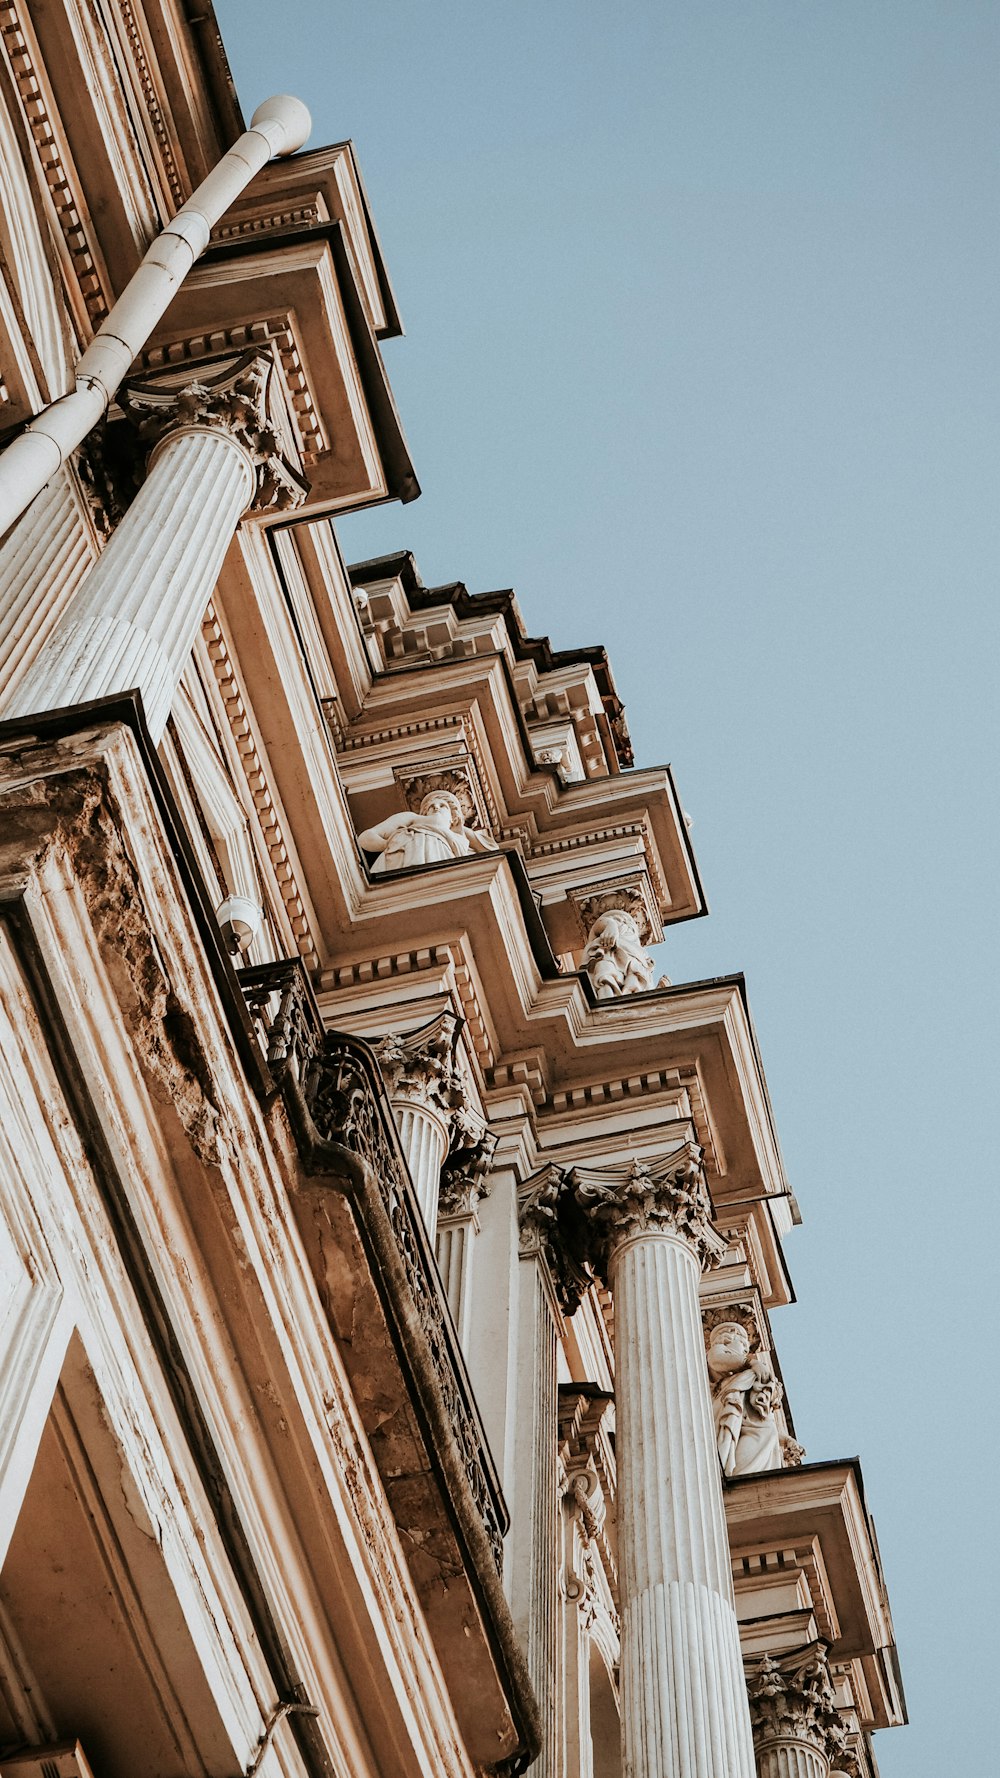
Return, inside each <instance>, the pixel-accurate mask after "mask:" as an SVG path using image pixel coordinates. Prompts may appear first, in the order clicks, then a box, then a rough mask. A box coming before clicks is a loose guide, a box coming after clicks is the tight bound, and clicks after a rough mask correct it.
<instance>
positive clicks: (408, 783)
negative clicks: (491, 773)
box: [392, 754, 489, 830]
mask: <svg viewBox="0 0 1000 1778" xmlns="http://www.w3.org/2000/svg"><path fill="white" fill-rule="evenodd" d="M474 772H475V768H474V766H473V765H472V761H471V759H469V758H467V757H466V758H462V757H461V756H460V755H454V754H453V755H452V756H451V757H450V758H449V759H445V760H441V761H440V762H438V761H435V760H418V761H417V762H415V763H414V764H413V765H411V766H407V767H403V766H397V767H396V768H395V769H394V771H393V774H392V775H393V778H394V779H395V781H396V783H397V784H398V785H399V787H400V789H401V791H402V792H403V797H404V800H405V802H406V806H407V808H408V809H412V810H413V811H414V812H417V811H419V809H420V805H421V803H422V802H423V801H424V799H425V797H428V796H430V795H431V794H432V793H433V792H434V791H435V790H446V791H447V792H448V793H449V795H450V796H454V797H456V798H457V799H458V806H459V808H460V810H461V813H462V820H463V821H464V822H465V824H466V826H467V827H472V828H476V829H478V830H483V829H487V828H488V827H489V823H488V821H487V820H486V818H485V816H484V813H483V806H482V798H481V796H480V795H479V787H478V784H477V783H476V781H475V777H474V775H473V774H474Z"/></svg>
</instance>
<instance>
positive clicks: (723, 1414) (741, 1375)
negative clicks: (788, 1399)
mask: <svg viewBox="0 0 1000 1778" xmlns="http://www.w3.org/2000/svg"><path fill="white" fill-rule="evenodd" d="M706 1356H707V1361H708V1374H709V1376H710V1378H711V1380H712V1412H713V1414H714V1416H715V1436H716V1442H717V1444H718V1447H719V1461H720V1462H721V1464H722V1469H723V1474H724V1475H749V1474H751V1473H754V1472H756V1471H757V1470H762V1469H780V1468H781V1467H782V1456H781V1438H780V1435H779V1432H778V1424H777V1421H776V1420H775V1418H774V1410H775V1408H776V1407H777V1406H778V1403H779V1402H780V1400H781V1384H780V1383H779V1382H778V1380H777V1378H776V1377H775V1375H774V1373H773V1372H772V1370H771V1366H770V1363H769V1361H768V1359H767V1358H766V1356H765V1355H764V1353H763V1352H754V1353H753V1354H752V1355H751V1352H750V1338H749V1335H748V1334H747V1331H746V1328H745V1327H743V1326H742V1325H741V1324H740V1323H739V1322H737V1321H722V1322H720V1323H719V1325H718V1326H717V1327H713V1329H712V1332H711V1334H710V1336H709V1345H708V1352H707V1355H706Z"/></svg>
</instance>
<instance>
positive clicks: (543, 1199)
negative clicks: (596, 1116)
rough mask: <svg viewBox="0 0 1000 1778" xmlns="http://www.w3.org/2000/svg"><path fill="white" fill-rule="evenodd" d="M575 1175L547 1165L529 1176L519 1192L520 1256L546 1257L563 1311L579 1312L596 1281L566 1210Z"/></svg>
mask: <svg viewBox="0 0 1000 1778" xmlns="http://www.w3.org/2000/svg"><path fill="white" fill-rule="evenodd" d="M572 1178H573V1174H572V1173H571V1172H569V1171H567V1169H566V1168H565V1167H556V1166H549V1167H545V1168H543V1169H542V1171H541V1173H535V1174H534V1175H533V1176H532V1178H531V1179H528V1180H526V1182H525V1184H524V1185H522V1186H521V1187H520V1189H519V1191H518V1194H517V1220H518V1226H519V1229H520V1252H521V1257H522V1259H540V1260H542V1261H544V1263H545V1265H546V1266H547V1267H548V1272H549V1276H550V1278H551V1280H552V1288H553V1290H554V1292H555V1295H556V1297H557V1299H558V1302H559V1307H560V1309H561V1310H562V1312H563V1314H564V1315H574V1314H575V1313H576V1311H577V1309H578V1308H579V1307H580V1303H581V1301H582V1300H583V1296H584V1293H585V1291H586V1290H587V1288H588V1286H589V1285H590V1284H592V1283H593V1279H592V1278H591V1277H590V1275H589V1273H588V1272H587V1270H586V1268H585V1267H584V1266H583V1265H582V1264H581V1263H580V1261H579V1257H578V1255H577V1254H576V1252H575V1250H574V1243H573V1240H572V1236H571V1231H569V1230H568V1229H567V1226H566V1218H565V1215H564V1212H565V1210H566V1208H567V1206H568V1204H569V1201H570V1199H571V1197H572V1190H571V1185H570V1182H571V1180H572Z"/></svg>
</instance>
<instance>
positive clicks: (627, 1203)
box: [573, 1142, 726, 1277]
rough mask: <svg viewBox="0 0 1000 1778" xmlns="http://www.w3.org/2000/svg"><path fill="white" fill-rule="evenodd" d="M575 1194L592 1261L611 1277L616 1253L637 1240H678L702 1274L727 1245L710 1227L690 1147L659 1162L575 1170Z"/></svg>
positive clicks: (696, 1154) (708, 1204) (697, 1160)
mask: <svg viewBox="0 0 1000 1778" xmlns="http://www.w3.org/2000/svg"><path fill="white" fill-rule="evenodd" d="M573 1187H574V1195H575V1198H576V1203H577V1206H578V1209H579V1210H580V1211H581V1212H582V1213H583V1216H584V1219H585V1222H586V1224H587V1225H588V1235H589V1238H588V1247H589V1253H588V1258H589V1260H590V1263H591V1265H592V1266H593V1268H594V1270H595V1272H597V1273H598V1274H600V1275H603V1276H605V1277H606V1276H607V1273H608V1268H609V1266H610V1264H611V1260H612V1257H613V1255H614V1252H615V1249H616V1248H617V1247H620V1246H621V1244H622V1243H623V1242H624V1241H628V1240H631V1239H633V1238H634V1237H635V1236H637V1235H675V1236H678V1237H679V1238H680V1239H681V1240H683V1241H686V1242H687V1243H688V1245H689V1246H690V1247H691V1249H692V1250H693V1252H694V1253H695V1255H696V1257H697V1259H698V1261H699V1264H700V1265H701V1266H702V1268H703V1269H704V1270H707V1269H708V1268H709V1267H710V1266H714V1265H717V1264H718V1263H719V1260H720V1259H721V1258H722V1255H723V1254H724V1253H725V1250H726V1243H725V1241H724V1240H723V1239H722V1237H721V1235H718V1234H716V1232H715V1230H714V1229H713V1227H712V1200H711V1198H710V1197H709V1194H708V1186H707V1185H706V1183H705V1174H704V1171H703V1169H702V1165H701V1149H700V1148H699V1147H698V1146H697V1144H696V1143H693V1142H687V1143H685V1144H684V1146H683V1147H682V1148H677V1149H674V1151H673V1153H672V1154H669V1155H667V1156H666V1157H665V1158H664V1159H663V1160H659V1161H630V1162H629V1163H628V1165H627V1166H618V1167H593V1168H588V1167H576V1168H574V1169H573Z"/></svg>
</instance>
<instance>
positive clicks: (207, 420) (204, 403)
mask: <svg viewBox="0 0 1000 1778" xmlns="http://www.w3.org/2000/svg"><path fill="white" fill-rule="evenodd" d="M273 373H274V359H273V358H272V356H271V354H270V352H263V351H262V352H253V351H251V352H242V353H241V354H240V355H239V357H238V358H230V359H228V360H226V361H224V362H221V363H216V364H214V365H213V364H206V365H203V366H202V369H201V374H200V375H199V376H197V377H192V376H191V375H190V366H186V367H185V372H184V373H180V372H176V371H175V372H172V373H171V372H169V371H168V372H164V373H163V374H161V375H159V376H156V377H152V378H135V379H133V380H131V381H130V382H128V383H126V384H125V385H124V387H123V388H122V390H121V392H120V394H119V396H118V401H119V404H120V406H121V407H122V408H123V409H124V411H125V413H126V415H127V416H128V418H129V420H130V421H131V423H132V425H133V426H134V428H135V430H136V431H137V432H138V434H139V437H140V439H141V440H142V441H143V443H144V444H146V445H147V446H149V447H150V449H151V450H152V449H155V447H156V446H157V445H159V444H161V443H163V442H164V441H165V440H166V439H167V438H168V437H169V436H170V434H171V433H172V432H178V431H191V430H195V431H199V432H221V433H226V434H228V436H229V437H230V438H231V439H233V440H234V442H235V443H236V444H237V445H239V447H240V449H241V450H242V452H243V454H244V456H245V457H246V459H247V461H248V463H249V465H250V468H251V470H252V472H253V476H254V484H255V486H254V493H253V496H252V498H251V500H250V501H249V503H248V510H251V511H253V512H269V511H274V512H284V511H286V510H288V509H290V508H291V507H295V506H300V505H301V503H302V501H303V500H304V499H305V496H306V491H307V485H306V483H305V481H304V480H303V478H302V476H301V475H300V474H299V472H298V470H297V469H296V468H295V467H294V464H293V462H292V461H290V458H291V457H293V456H294V455H295V447H294V445H293V444H292V442H291V434H290V432H289V436H288V437H287V438H282V436H281V424H280V416H279V414H278V413H277V412H276V410H275V408H274V407H273V405H272V387H271V385H272V379H273Z"/></svg>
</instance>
